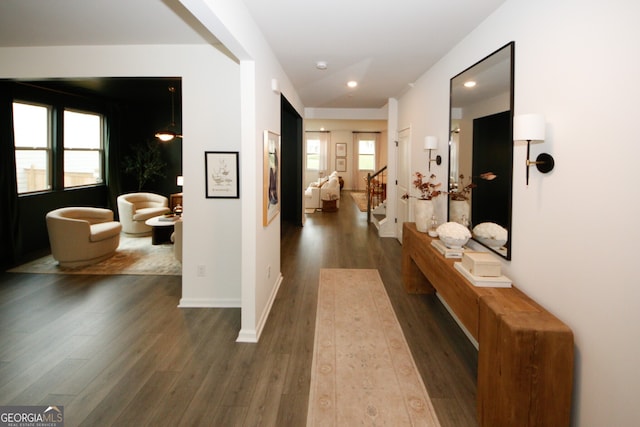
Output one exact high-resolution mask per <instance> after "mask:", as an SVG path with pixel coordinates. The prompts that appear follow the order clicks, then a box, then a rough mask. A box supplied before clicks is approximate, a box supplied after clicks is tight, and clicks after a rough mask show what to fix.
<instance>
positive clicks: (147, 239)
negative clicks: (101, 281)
mask: <svg viewBox="0 0 640 427" xmlns="http://www.w3.org/2000/svg"><path fill="white" fill-rule="evenodd" d="M8 271H9V272H11V273H48V274H144V275H159V276H180V275H181V274H182V264H180V262H179V261H178V260H177V259H176V258H175V256H174V254H173V245H172V244H163V245H152V244H151V236H144V237H131V236H128V235H126V234H124V233H123V234H121V235H120V245H119V246H118V249H117V250H116V253H115V254H114V255H113V256H112V257H111V258H108V259H106V260H104V261H101V262H99V263H97V264H93V265H89V266H86V267H78V268H62V267H60V266H58V262H57V261H56V260H55V259H53V257H52V256H51V255H47V256H45V257H43V258H40V259H37V260H35V261H31V262H29V263H26V264H23V265H21V266H18V267H16V268H13V269H11V270H8Z"/></svg>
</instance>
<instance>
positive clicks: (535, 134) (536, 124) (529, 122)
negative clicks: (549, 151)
mask: <svg viewBox="0 0 640 427" xmlns="http://www.w3.org/2000/svg"><path fill="white" fill-rule="evenodd" d="M544 132H545V121H544V116H543V115H542V114H520V115H517V116H515V117H514V118H513V140H514V141H544Z"/></svg>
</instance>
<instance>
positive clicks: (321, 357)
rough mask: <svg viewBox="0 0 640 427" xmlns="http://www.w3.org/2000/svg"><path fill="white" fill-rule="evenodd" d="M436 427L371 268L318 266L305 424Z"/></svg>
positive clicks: (377, 275) (421, 384)
mask: <svg viewBox="0 0 640 427" xmlns="http://www.w3.org/2000/svg"><path fill="white" fill-rule="evenodd" d="M356 425H368V426H373V425H375V426H378V425H388V426H439V425H440V424H439V422H438V419H437V417H436V414H435V411H434V409H433V406H432V404H431V400H430V399H429V395H428V393H427V390H426V388H425V386H424V384H423V382H422V378H421V377H420V374H419V373H418V370H417V368H416V365H415V362H414V360H413V357H412V356H411V352H410V351H409V347H408V345H407V342H406V340H405V338H404V335H403V334H402V329H401V328H400V324H399V323H398V320H397V318H396V316H395V313H394V311H393V308H392V306H391V301H390V300H389V296H388V295H387V293H386V291H385V289H384V285H383V284H382V280H381V278H380V275H379V273H378V270H349V269H321V270H320V285H319V289H318V311H317V315H316V332H315V342H314V349H313V365H312V372H311V392H310V395H309V411H308V415H307V426H356Z"/></svg>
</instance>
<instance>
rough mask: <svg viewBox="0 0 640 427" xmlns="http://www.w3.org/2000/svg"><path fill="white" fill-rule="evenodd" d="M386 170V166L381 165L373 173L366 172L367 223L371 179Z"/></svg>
mask: <svg viewBox="0 0 640 427" xmlns="http://www.w3.org/2000/svg"><path fill="white" fill-rule="evenodd" d="M386 170H387V166H383V167H382V168H380V169H379V170H378V171H377V172H375V173H374V174H373V175H371V174H370V173H367V223H369V222H371V180H372V179H374V178H375V177H377V176H378V175H380V174H381V173H382V172H384V171H386Z"/></svg>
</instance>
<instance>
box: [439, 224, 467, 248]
mask: <svg viewBox="0 0 640 427" xmlns="http://www.w3.org/2000/svg"><path fill="white" fill-rule="evenodd" d="M436 231H437V232H438V237H439V238H440V240H441V241H442V243H444V244H445V245H446V246H447V247H448V248H450V249H460V248H462V247H463V246H464V245H465V244H466V243H467V242H468V241H469V239H470V238H471V233H470V232H469V229H468V228H467V227H465V226H464V225H462V224H458V223H457V222H445V223H444V224H442V225H441V226H439V227H438V228H437V229H436Z"/></svg>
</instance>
